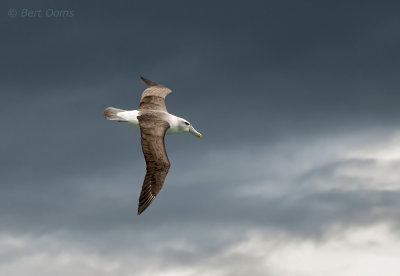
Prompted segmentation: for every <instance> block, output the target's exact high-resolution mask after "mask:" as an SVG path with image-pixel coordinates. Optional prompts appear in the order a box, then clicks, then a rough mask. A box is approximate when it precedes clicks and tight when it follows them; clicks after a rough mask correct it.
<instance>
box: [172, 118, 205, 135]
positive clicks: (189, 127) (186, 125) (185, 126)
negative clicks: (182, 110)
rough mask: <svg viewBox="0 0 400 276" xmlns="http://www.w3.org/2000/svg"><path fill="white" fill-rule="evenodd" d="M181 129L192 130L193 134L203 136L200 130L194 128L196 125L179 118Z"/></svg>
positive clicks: (184, 130) (183, 130)
mask: <svg viewBox="0 0 400 276" xmlns="http://www.w3.org/2000/svg"><path fill="white" fill-rule="evenodd" d="M179 119H180V120H179V122H178V123H179V129H180V131H182V132H190V133H192V134H193V135H196V136H197V137H199V138H201V137H203V135H201V133H200V132H198V131H197V130H195V129H194V127H193V126H192V125H191V124H190V123H189V122H188V121H187V120H185V119H182V118H179Z"/></svg>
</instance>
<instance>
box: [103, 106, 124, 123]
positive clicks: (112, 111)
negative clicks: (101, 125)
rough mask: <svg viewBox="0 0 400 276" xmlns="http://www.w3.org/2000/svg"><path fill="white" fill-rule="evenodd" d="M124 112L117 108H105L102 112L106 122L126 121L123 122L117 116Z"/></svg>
mask: <svg viewBox="0 0 400 276" xmlns="http://www.w3.org/2000/svg"><path fill="white" fill-rule="evenodd" d="M124 111H126V110H123V109H118V108H115V107H107V108H106V109H105V110H104V113H103V114H104V117H106V118H107V119H108V120H113V121H126V120H124V119H123V118H121V117H119V116H118V115H117V114H118V113H119V112H124Z"/></svg>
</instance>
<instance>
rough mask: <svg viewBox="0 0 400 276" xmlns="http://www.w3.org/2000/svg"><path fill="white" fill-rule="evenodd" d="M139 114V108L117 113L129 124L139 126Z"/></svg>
mask: <svg viewBox="0 0 400 276" xmlns="http://www.w3.org/2000/svg"><path fill="white" fill-rule="evenodd" d="M138 115H139V112H138V111H137V110H130V111H123V112H119V113H117V116H118V117H121V118H122V119H124V120H125V121H126V123H127V124H129V125H131V126H134V127H139V121H138V119H137V116H138Z"/></svg>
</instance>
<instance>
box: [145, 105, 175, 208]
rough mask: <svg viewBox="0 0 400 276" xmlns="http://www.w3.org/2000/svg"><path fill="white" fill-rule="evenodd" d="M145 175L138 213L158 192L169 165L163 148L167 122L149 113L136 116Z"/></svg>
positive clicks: (167, 126)
mask: <svg viewBox="0 0 400 276" xmlns="http://www.w3.org/2000/svg"><path fill="white" fill-rule="evenodd" d="M138 120H139V125H140V134H141V142H142V150H143V155H144V158H145V160H146V176H145V178H144V181H143V186H142V192H141V194H140V197H139V208H138V214H139V215H140V214H141V213H142V212H143V211H144V210H145V209H146V208H147V207H148V206H149V205H150V204H151V203H152V201H153V200H154V199H155V197H156V196H157V194H158V193H159V192H160V190H161V188H162V186H163V184H164V181H165V178H166V177H167V174H168V171H169V168H170V166H171V164H170V162H169V159H168V156H167V152H166V150H165V144H164V136H165V133H166V132H167V129H168V128H169V124H168V122H166V121H164V120H162V119H161V118H159V117H158V116H156V115H154V114H152V113H151V112H150V113H144V114H143V115H140V116H138Z"/></svg>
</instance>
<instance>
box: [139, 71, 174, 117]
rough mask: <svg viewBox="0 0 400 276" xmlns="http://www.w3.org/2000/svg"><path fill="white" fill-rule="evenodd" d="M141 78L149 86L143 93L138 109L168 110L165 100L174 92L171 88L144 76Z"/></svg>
mask: <svg viewBox="0 0 400 276" xmlns="http://www.w3.org/2000/svg"><path fill="white" fill-rule="evenodd" d="M140 78H141V79H142V80H143V81H144V82H145V83H146V84H147V85H148V86H149V87H148V88H147V89H146V90H144V91H143V93H142V97H141V98H140V104H139V108H138V110H161V111H166V112H168V111H167V107H166V106H165V101H164V100H165V97H166V96H167V95H168V94H169V93H171V92H172V91H171V89H169V88H167V87H165V86H163V85H161V84H158V83H156V82H154V81H151V80H148V79H146V78H144V77H140Z"/></svg>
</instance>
